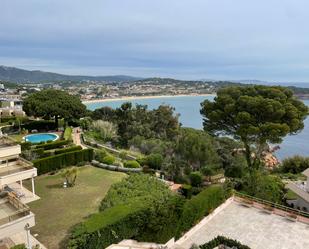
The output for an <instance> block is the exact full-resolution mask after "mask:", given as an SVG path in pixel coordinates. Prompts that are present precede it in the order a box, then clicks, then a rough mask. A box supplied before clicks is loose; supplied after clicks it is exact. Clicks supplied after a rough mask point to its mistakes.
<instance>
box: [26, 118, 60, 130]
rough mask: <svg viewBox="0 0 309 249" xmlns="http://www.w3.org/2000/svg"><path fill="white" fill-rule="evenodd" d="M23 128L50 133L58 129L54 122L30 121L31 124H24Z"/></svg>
mask: <svg viewBox="0 0 309 249" xmlns="http://www.w3.org/2000/svg"><path fill="white" fill-rule="evenodd" d="M21 127H22V128H24V129H26V130H29V131H31V130H38V131H50V130H55V129H57V127H56V124H55V122H54V121H52V120H38V121H30V122H29V123H26V124H23V125H22V126H21Z"/></svg>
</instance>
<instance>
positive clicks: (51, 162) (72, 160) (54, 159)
mask: <svg viewBox="0 0 309 249" xmlns="http://www.w3.org/2000/svg"><path fill="white" fill-rule="evenodd" d="M92 159H93V150H92V149H85V150H78V151H72V152H67V153H63V154H59V155H55V156H50V157H46V158H41V159H37V160H34V161H32V163H33V165H34V167H36V168H37V169H38V174H45V173H48V172H51V171H54V170H57V169H62V168H65V167H67V166H73V165H77V164H78V163H80V162H90V161H91V160H92Z"/></svg>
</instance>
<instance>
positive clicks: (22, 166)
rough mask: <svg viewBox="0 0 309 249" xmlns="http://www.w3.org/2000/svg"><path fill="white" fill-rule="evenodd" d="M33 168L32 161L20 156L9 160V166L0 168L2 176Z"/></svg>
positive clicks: (0, 175)
mask: <svg viewBox="0 0 309 249" xmlns="http://www.w3.org/2000/svg"><path fill="white" fill-rule="evenodd" d="M30 169H33V165H32V163H31V162H29V161H27V160H25V159H23V158H21V157H19V158H18V159H17V160H16V161H13V162H9V163H8V165H7V166H3V167H1V168H0V177H3V176H7V175H11V174H15V173H18V172H23V171H26V170H30Z"/></svg>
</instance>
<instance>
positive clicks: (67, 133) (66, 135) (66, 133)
mask: <svg viewBox="0 0 309 249" xmlns="http://www.w3.org/2000/svg"><path fill="white" fill-rule="evenodd" d="M63 138H64V140H72V127H66V128H65V130H64V133H63Z"/></svg>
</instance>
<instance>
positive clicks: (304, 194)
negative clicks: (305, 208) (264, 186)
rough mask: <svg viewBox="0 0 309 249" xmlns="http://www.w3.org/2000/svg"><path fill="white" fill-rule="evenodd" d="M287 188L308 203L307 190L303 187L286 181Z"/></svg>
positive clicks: (308, 195)
mask: <svg viewBox="0 0 309 249" xmlns="http://www.w3.org/2000/svg"><path fill="white" fill-rule="evenodd" d="M287 188H288V189H290V190H292V191H293V192H294V193H295V194H297V195H298V196H299V197H300V198H302V199H304V200H305V201H307V202H308V203H309V192H306V191H305V190H304V189H302V188H300V187H299V186H297V185H296V184H295V183H291V182H290V183H288V185H287Z"/></svg>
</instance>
